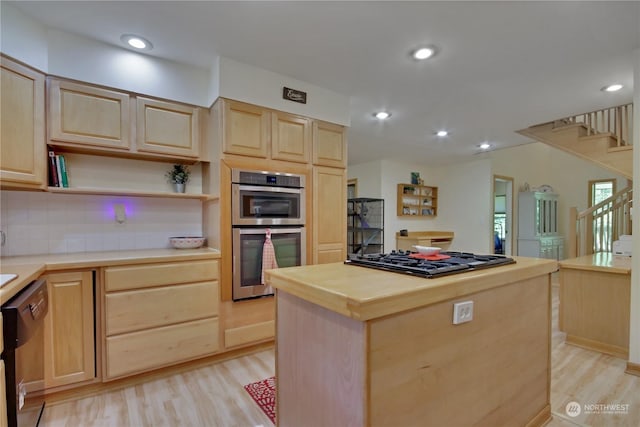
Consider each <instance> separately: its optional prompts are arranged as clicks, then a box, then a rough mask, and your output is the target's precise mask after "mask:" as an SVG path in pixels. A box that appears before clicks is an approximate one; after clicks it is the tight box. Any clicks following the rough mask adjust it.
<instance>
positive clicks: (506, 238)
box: [491, 175, 513, 255]
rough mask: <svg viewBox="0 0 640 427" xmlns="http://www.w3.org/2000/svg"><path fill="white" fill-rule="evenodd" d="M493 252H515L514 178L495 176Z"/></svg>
mask: <svg viewBox="0 0 640 427" xmlns="http://www.w3.org/2000/svg"><path fill="white" fill-rule="evenodd" d="M492 206H493V224H492V225H493V227H492V229H491V239H492V242H493V243H492V245H491V247H492V248H493V253H494V254H500V255H511V254H512V252H513V239H512V236H513V232H512V228H513V178H511V177H508V176H500V175H494V176H493V203H492Z"/></svg>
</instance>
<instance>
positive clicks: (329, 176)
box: [313, 166, 347, 264]
mask: <svg viewBox="0 0 640 427" xmlns="http://www.w3.org/2000/svg"><path fill="white" fill-rule="evenodd" d="M346 191H347V177H346V171H345V169H338V168H328V167H324V166H316V167H314V168H313V242H314V245H313V263H314V264H325V263H329V262H342V261H344V260H345V259H346V253H347V242H346V239H347V198H346Z"/></svg>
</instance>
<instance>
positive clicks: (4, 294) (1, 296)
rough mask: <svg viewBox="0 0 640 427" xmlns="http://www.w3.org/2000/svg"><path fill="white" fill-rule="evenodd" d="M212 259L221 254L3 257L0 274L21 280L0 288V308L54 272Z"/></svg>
mask: <svg viewBox="0 0 640 427" xmlns="http://www.w3.org/2000/svg"><path fill="white" fill-rule="evenodd" d="M212 258H220V251H218V250H216V249H211V248H200V249H141V250H130V251H109V252H80V253H73V254H42V255H28V256H15V257H4V258H1V259H0V273H3V274H17V275H18V277H16V278H15V279H13V280H11V281H10V282H8V283H7V284H5V285H4V286H3V287H2V288H0V304H4V303H5V302H6V301H8V300H9V299H10V298H11V297H12V296H14V295H15V294H17V293H18V292H19V291H20V290H22V288H24V287H25V286H26V285H28V284H29V283H31V281H33V280H35V279H37V278H38V277H39V276H40V275H42V274H44V273H47V272H51V271H61V270H79V269H89V268H99V267H107V266H112V265H127V264H145V263H152V262H171V261H185V260H194V259H212Z"/></svg>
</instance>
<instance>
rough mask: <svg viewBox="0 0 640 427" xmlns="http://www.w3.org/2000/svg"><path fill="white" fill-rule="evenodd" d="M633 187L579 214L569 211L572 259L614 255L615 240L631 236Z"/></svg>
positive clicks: (570, 252)
mask: <svg viewBox="0 0 640 427" xmlns="http://www.w3.org/2000/svg"><path fill="white" fill-rule="evenodd" d="M632 204H633V203H632V187H627V188H625V189H624V190H622V191H619V192H617V193H616V194H614V195H613V196H611V197H609V198H608V199H606V200H604V201H602V202H600V203H598V204H597V205H594V206H592V207H590V208H589V209H587V210H585V211H583V212H580V213H578V210H577V209H576V208H570V209H569V224H575V227H570V228H569V257H570V258H573V257H577V256H583V255H589V254H593V253H596V252H611V251H612V250H613V242H614V240H618V238H619V237H620V236H621V235H623V234H631V207H632Z"/></svg>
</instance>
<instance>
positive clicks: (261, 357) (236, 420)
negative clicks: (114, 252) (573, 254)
mask: <svg viewBox="0 0 640 427" xmlns="http://www.w3.org/2000/svg"><path fill="white" fill-rule="evenodd" d="M552 325H553V335H552V340H553V343H552V377H551V408H552V413H553V415H554V419H553V420H552V421H551V422H550V423H549V424H548V427H575V426H594V427H596V426H599V427H627V426H628V427H637V426H640V377H635V376H633V375H628V374H625V373H624V369H625V365H626V361H624V360H622V359H617V358H614V357H610V356H606V355H603V354H600V353H597V352H594V351H589V350H583V349H581V348H577V347H573V346H570V345H567V344H564V334H563V333H562V332H560V331H559V330H558V287H557V283H554V286H553V323H552ZM274 360H275V359H274V352H273V350H272V349H268V350H263V351H260V352H257V353H254V354H251V355H248V356H243V357H240V358H237V359H233V360H228V361H224V362H219V363H215V364H211V365H208V366H205V367H202V368H197V369H194V370H191V371H187V372H184V373H181V374H176V375H173V376H170V377H166V378H160V379H154V380H150V381H148V382H145V383H143V384H139V385H135V386H131V387H128V388H125V389H122V390H116V391H110V392H105V393H102V394H99V395H97V396H94V397H87V398H84V399H80V400H76V401H70V402H63V403H58V404H53V405H49V406H47V407H46V409H45V415H44V421H45V426H46V427H58V426H70V427H71V426H73V427H77V426H83V427H90V426H105V427H107V426H108V427H112V426H113V427H127V426H132V427H133V426H135V427H146V426H153V427H157V426H171V427H173V426H180V427H186V426H193V427H204V426H207V427H209V426H224V427H227V426H229V427H231V426H260V425H262V426H265V427H269V426H271V425H272V424H271V421H270V420H269V419H268V418H267V416H266V415H264V414H263V413H262V411H261V410H260V409H259V408H258V406H257V405H256V404H255V403H254V402H253V400H252V399H251V398H250V397H249V395H248V394H247V393H246V391H245V390H244V389H243V386H244V385H245V384H248V383H250V382H253V381H258V380H261V379H264V378H267V377H269V376H272V375H274V363H275V362H274ZM571 401H575V402H578V403H579V404H581V405H582V408H585V406H584V405H588V404H622V405H629V407H628V408H629V409H628V413H626V414H603V413H586V411H585V410H584V409H583V411H582V413H581V414H580V415H579V416H577V417H575V418H572V417H569V416H568V415H567V414H566V412H565V407H566V405H567V403H568V402H571ZM448 427H453V426H448ZM496 427H497V426H496Z"/></svg>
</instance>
